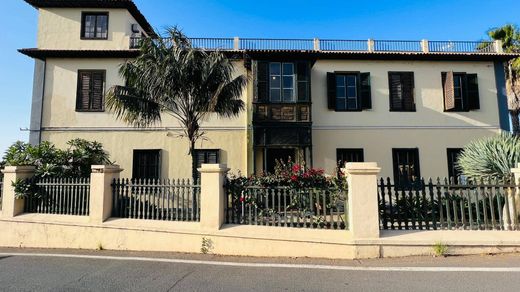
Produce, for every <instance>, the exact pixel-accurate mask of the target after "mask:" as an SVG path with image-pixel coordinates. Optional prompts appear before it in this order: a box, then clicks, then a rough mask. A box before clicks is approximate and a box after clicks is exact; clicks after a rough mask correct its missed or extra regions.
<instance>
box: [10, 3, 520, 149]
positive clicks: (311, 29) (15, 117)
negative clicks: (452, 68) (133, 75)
mask: <svg viewBox="0 0 520 292" xmlns="http://www.w3.org/2000/svg"><path fill="white" fill-rule="evenodd" d="M134 2H136V4H137V6H138V7H139V8H140V9H141V11H142V12H143V14H144V15H145V16H146V17H147V18H148V20H149V21H150V23H151V24H152V25H153V26H154V27H155V28H156V29H158V30H161V29H163V28H164V27H166V26H169V25H178V26H179V27H181V28H182V29H183V30H184V32H185V33H186V34H188V35H189V36H192V37H233V36H240V37H263V38H269V37H272V38H313V37H319V38H335V39H368V38H374V39H394V40H399V39H402V40H413V39H423V38H426V39H429V40H480V39H482V38H485V32H486V31H487V30H488V29H489V28H491V27H494V26H500V25H503V24H505V23H515V24H520V14H519V11H520V1H518V0H503V1H489V0H459V1H456V0H427V1H412V0H407V1H406V0H393V1H382V0H381V1H378V0H372V1H350V0H341V1H326V0H322V1H310V0H307V1H305V0H299V1H294V0H290V1H283V0H278V1H272V0H268V1H244V0H241V1H234V0H213V1H210V0H196V1H194V0H186V1H179V0H175V1H171V0H153V1H152V0H135V1H134ZM0 27H1V28H2V32H1V33H0V52H1V54H0V65H1V66H0V87H1V88H2V90H1V91H0V152H2V153H3V151H4V150H5V149H6V148H7V147H8V146H9V145H10V144H11V143H12V142H14V141H16V140H26V139H27V136H28V135H27V132H21V131H20V130H19V129H20V128H25V127H28V126H29V115H30V105H31V92H32V79H33V61H32V60H31V59H30V58H28V57H25V56H23V55H21V54H19V53H18V52H17V51H16V49H18V48H29V47H34V46H35V45H36V28H37V10H35V9H34V8H32V7H31V6H29V5H28V4H26V3H25V2H24V1H22V0H2V9H1V10H0Z"/></svg>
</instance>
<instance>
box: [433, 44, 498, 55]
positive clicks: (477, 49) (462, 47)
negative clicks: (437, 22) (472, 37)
mask: <svg viewBox="0 0 520 292" xmlns="http://www.w3.org/2000/svg"><path fill="white" fill-rule="evenodd" d="M428 49H429V51H430V52H443V53H446V52H447V53H449V52H454V53H496V49H495V43H494V42H486V41H481V42H468V41H429V42H428Z"/></svg>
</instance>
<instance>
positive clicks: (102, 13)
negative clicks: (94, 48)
mask: <svg viewBox="0 0 520 292" xmlns="http://www.w3.org/2000/svg"><path fill="white" fill-rule="evenodd" d="M91 15H92V16H95V17H96V21H95V22H94V37H86V36H85V28H86V26H85V20H86V18H87V16H91ZM98 16H106V17H107V33H106V36H105V37H97V36H96V35H97V34H98V31H97V21H98ZM109 27H110V16H109V13H108V12H106V11H83V12H81V32H80V39H82V40H108V34H109Z"/></svg>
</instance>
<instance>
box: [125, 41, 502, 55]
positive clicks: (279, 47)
mask: <svg viewBox="0 0 520 292" xmlns="http://www.w3.org/2000/svg"><path fill="white" fill-rule="evenodd" d="M190 40H191V42H192V45H193V46H194V47H196V48H200V49H205V50H224V51H244V50H248V51H255V50H256V51H261V50H270V51H284V50H290V51H324V52H416V53H484V54H485V53H503V51H502V43H501V42H500V41H494V42H491V41H428V40H420V41H410V40H373V39H368V40H333V39H317V38H314V39H264V38H238V37H234V38H190ZM139 44H140V38H137V37H131V38H130V49H136V48H138V47H139Z"/></svg>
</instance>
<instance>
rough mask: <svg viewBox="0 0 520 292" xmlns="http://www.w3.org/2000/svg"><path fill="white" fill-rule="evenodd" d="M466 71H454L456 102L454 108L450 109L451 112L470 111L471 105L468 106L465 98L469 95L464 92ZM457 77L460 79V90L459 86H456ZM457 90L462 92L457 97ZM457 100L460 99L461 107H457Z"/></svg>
mask: <svg viewBox="0 0 520 292" xmlns="http://www.w3.org/2000/svg"><path fill="white" fill-rule="evenodd" d="M465 76H466V73H455V72H454V73H453V101H454V102H455V107H454V108H453V109H451V110H450V112H468V111H469V107H468V104H467V102H466V101H465V100H464V99H467V98H468V97H467V96H465V95H466V93H465V92H464V91H465V90H466V84H465V83H466V82H465V80H466V77H465ZM455 78H457V79H458V80H459V86H458V88H459V89H458V90H457V87H456V86H455ZM456 92H458V93H459V94H460V97H459V98H457V97H456V94H455V93H456ZM457 100H460V107H457Z"/></svg>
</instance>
